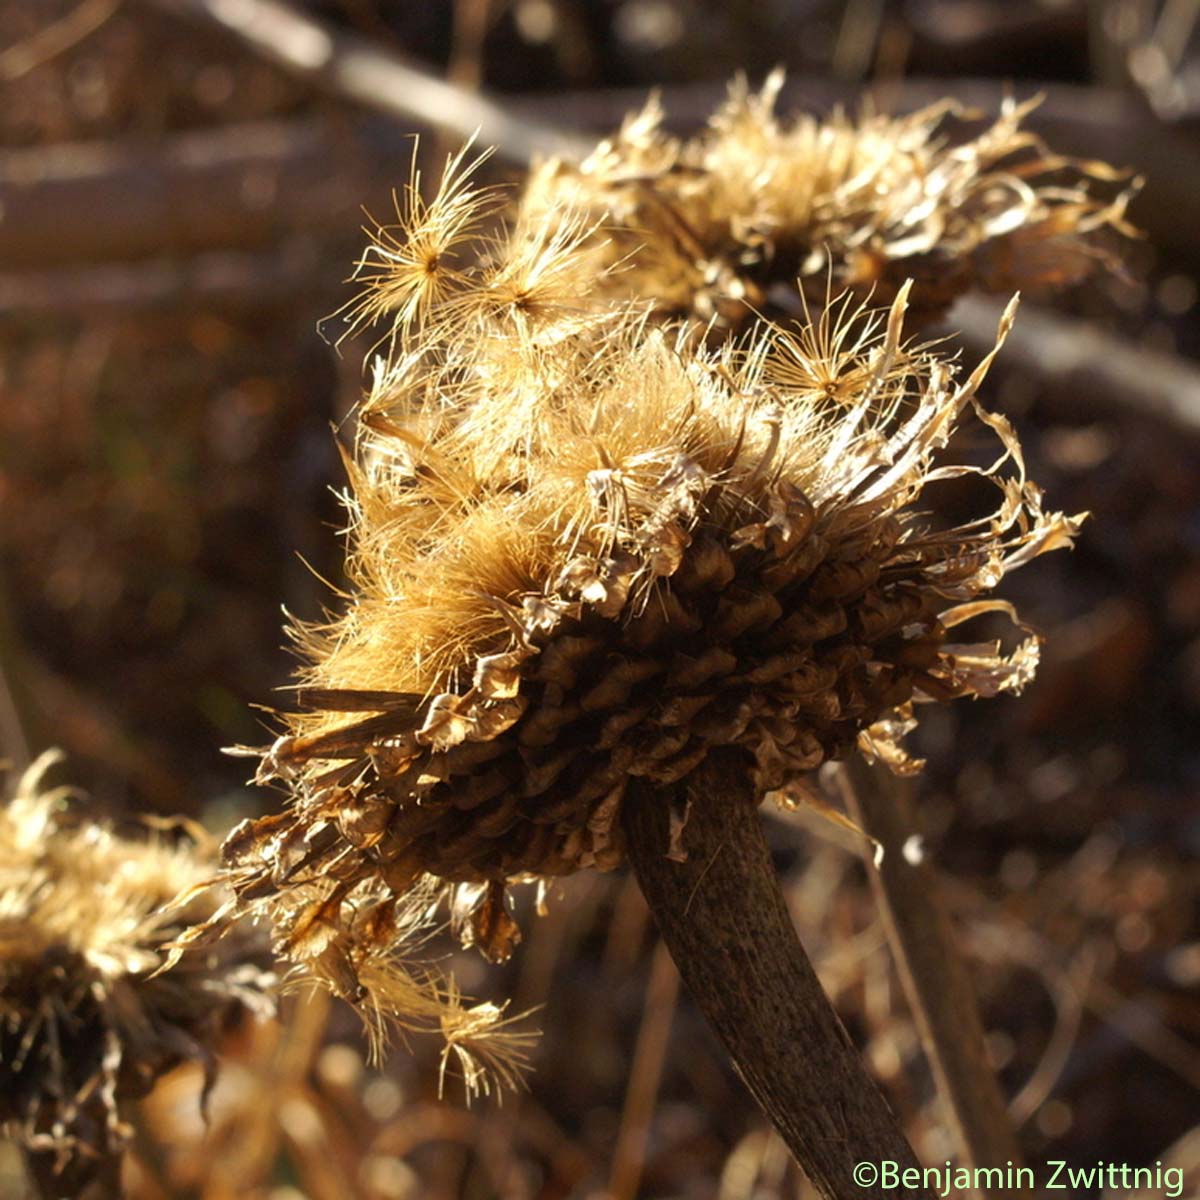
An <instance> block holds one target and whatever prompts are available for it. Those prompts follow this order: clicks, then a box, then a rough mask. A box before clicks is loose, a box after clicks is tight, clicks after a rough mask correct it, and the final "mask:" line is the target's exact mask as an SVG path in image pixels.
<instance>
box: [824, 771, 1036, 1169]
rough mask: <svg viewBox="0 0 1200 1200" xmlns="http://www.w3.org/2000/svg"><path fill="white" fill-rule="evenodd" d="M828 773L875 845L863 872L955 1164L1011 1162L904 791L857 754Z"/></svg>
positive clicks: (978, 1027)
mask: <svg viewBox="0 0 1200 1200" xmlns="http://www.w3.org/2000/svg"><path fill="white" fill-rule="evenodd" d="M836 778H837V785H838V788H839V790H840V792H841V796H842V801H843V803H844V805H845V807H846V811H847V812H848V813H849V815H850V816H851V817H852V818H853V819H854V820H855V822H857V824H858V825H859V826H860V827H861V828H862V829H863V831H864V832H866V833H867V834H869V835H870V836H871V837H872V838H873V839H874V840H875V841H876V842H877V843H878V844H879V845H880V846H882V847H883V857H882V859H880V860H879V862H878V865H877V866H876V865H871V866H870V867H869V868H868V870H869V872H870V876H871V887H872V890H873V891H874V893H875V898H876V902H877V903H878V906H879V911H880V913H881V915H882V918H883V924H884V928H885V930H886V932H887V938H888V943H889V944H890V946H891V948H892V954H893V956H894V958H895V960H896V966H897V969H898V971H899V974H900V981H901V983H902V985H903V987H904V994H905V996H906V997H907V999H908V1004H909V1008H910V1009H911V1010H912V1014H913V1019H914V1020H915V1022H916V1025H917V1032H918V1034H919V1036H920V1038H921V1044H922V1046H923V1047H924V1050H925V1056H926V1058H927V1059H928V1061H929V1065H930V1069H931V1070H932V1072H933V1077H934V1081H935V1083H936V1085H937V1090H938V1094H939V1096H940V1097H941V1100H942V1103H943V1106H944V1108H945V1116H946V1119H947V1122H948V1123H949V1125H950V1127H951V1129H952V1131H953V1133H954V1135H955V1140H956V1142H957V1143H958V1150H959V1155H958V1157H959V1162H960V1164H961V1165H962V1166H973V1167H979V1168H988V1167H991V1168H996V1167H1004V1166H1005V1165H1006V1164H1010V1163H1011V1164H1014V1165H1019V1164H1020V1162H1021V1148H1020V1145H1019V1143H1018V1142H1017V1138H1016V1135H1015V1134H1014V1132H1013V1128H1012V1124H1011V1122H1010V1121H1009V1117H1008V1110H1007V1108H1006V1106H1005V1102H1004V1097H1003V1095H1002V1094H1001V1092H1000V1088H999V1085H998V1084H997V1082H996V1077H995V1074H994V1073H993V1071H992V1069H991V1067H990V1066H989V1065H988V1061H987V1051H986V1048H985V1045H984V1030H983V1024H982V1022H981V1021H980V1018H979V1006H978V1003H977V1001H976V998H975V990H974V988H973V987H972V985H971V978H970V974H969V972H968V970H967V965H966V962H965V961H964V960H963V957H962V955H961V953H960V952H959V949H958V946H957V945H956V943H955V939H954V930H953V929H952V928H951V926H950V923H949V921H948V919H947V917H946V913H945V910H944V909H943V907H942V905H941V904H940V903H939V901H938V886H937V878H936V875H935V872H934V871H933V869H932V867H931V866H930V865H929V863H928V862H927V861H925V859H924V858H923V857H922V856H921V855H920V854H919V853H917V854H914V853H912V852H911V847H913V846H914V845H919V843H916V842H915V841H914V838H915V836H916V834H915V830H916V826H915V823H914V820H913V815H912V806H911V804H910V803H909V799H908V789H907V787H906V786H905V784H904V782H903V781H902V780H899V779H896V777H895V776H893V775H891V774H889V773H888V772H886V771H885V770H883V769H881V768H872V767H870V766H869V765H868V764H867V763H865V762H862V761H861V760H854V761H851V762H847V763H843V764H841V766H840V767H839V769H838V771H837V775H836Z"/></svg>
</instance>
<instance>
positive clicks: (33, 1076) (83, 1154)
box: [0, 753, 272, 1186]
mask: <svg viewBox="0 0 1200 1200" xmlns="http://www.w3.org/2000/svg"><path fill="white" fill-rule="evenodd" d="M56 758H57V755H55V754H54V753H50V754H47V755H43V756H42V758H41V759H39V760H38V762H37V763H35V764H34V765H33V766H32V767H31V768H30V769H29V771H27V772H26V773H25V775H24V776H23V777H22V778H21V779H20V780H19V782H18V784H17V787H16V790H15V792H14V794H13V795H12V797H11V799H10V800H9V801H8V803H7V804H6V805H4V806H3V807H0V1076H2V1078H3V1081H4V1082H3V1086H2V1087H0V1122H2V1125H3V1129H4V1132H5V1133H6V1134H7V1135H9V1136H12V1137H14V1138H16V1139H17V1140H18V1141H19V1142H21V1143H22V1144H23V1145H24V1146H25V1147H26V1149H27V1150H29V1151H31V1152H33V1153H35V1154H39V1155H43V1156H45V1155H50V1156H55V1157H56V1158H57V1159H58V1161H59V1164H60V1167H62V1168H66V1166H67V1164H68V1163H70V1164H71V1167H70V1170H71V1171H72V1172H74V1174H72V1175H71V1178H72V1179H73V1180H74V1182H75V1183H77V1184H82V1182H83V1180H85V1179H86V1177H87V1172H88V1164H89V1163H91V1164H93V1166H94V1168H95V1169H97V1170H98V1169H100V1166H101V1164H102V1163H103V1162H104V1161H105V1160H108V1159H111V1158H112V1157H113V1156H114V1155H116V1154H118V1153H119V1152H120V1150H121V1148H122V1146H123V1144H124V1141H125V1139H126V1136H127V1132H128V1130H127V1128H126V1126H125V1125H124V1123H123V1121H122V1106H123V1104H124V1102H125V1101H127V1100H130V1099H133V1098H136V1097H138V1096H140V1095H143V1094H144V1093H146V1092H147V1091H149V1090H150V1087H151V1086H152V1085H153V1083H154V1081H155V1079H157V1077H158V1076H159V1075H160V1074H162V1073H163V1072H164V1071H166V1070H168V1069H169V1068H170V1067H172V1066H174V1065H176V1064H177V1063H179V1062H181V1061H183V1060H184V1059H188V1058H191V1059H198V1060H200V1061H202V1062H203V1063H204V1064H205V1066H206V1067H208V1068H211V1067H212V1065H213V1061H214V1059H213V1054H214V1043H215V1040H216V1037H217V1035H218V1034H219V1033H220V1031H221V1028H222V1026H223V1024H224V1023H225V1022H226V1021H228V1020H229V1019H230V1018H231V1017H232V1016H233V1015H234V1013H235V1012H236V1011H237V1010H238V1009H239V1008H241V1007H249V1008H252V1009H255V1010H258V1011H265V1010H269V1008H270V1004H269V1001H268V1000H267V991H266V990H267V988H268V987H269V986H270V985H271V983H272V978H271V976H270V975H269V974H267V973H265V972H264V971H263V970H262V969H260V966H259V965H258V962H257V960H258V958H259V957H261V955H262V950H263V949H264V948H263V947H259V946H257V945H256V943H254V942H251V941H250V939H249V938H248V936H247V934H246V933H245V931H244V930H240V931H239V930H235V931H233V932H232V933H230V935H229V936H228V937H226V938H225V939H224V940H223V941H222V942H221V943H220V945H219V946H216V947H213V948H211V949H209V950H206V951H204V952H192V953H188V954H183V955H181V957H180V961H179V963H178V965H177V966H176V968H175V969H174V970H173V971H171V972H169V973H167V974H157V972H158V971H159V969H160V968H162V967H163V965H164V962H165V960H166V957H167V955H166V952H165V951H164V949H163V948H162V947H163V943H164V942H165V941H168V940H170V939H171V938H172V937H174V936H176V935H177V934H179V933H181V932H182V931H183V930H184V929H185V928H187V927H188V926H189V925H191V924H193V923H195V922H196V921H199V920H202V919H203V918H205V917H206V916H211V915H212V912H213V909H214V907H215V900H214V899H213V898H211V897H210V896H209V895H207V894H200V892H199V889H201V887H202V885H204V884H206V883H208V882H210V881H211V878H212V874H213V865H212V863H211V862H205V861H204V859H203V858H202V856H200V855H199V854H197V853H195V852H194V851H192V850H191V849H189V848H186V847H174V848H173V847H171V846H168V845H167V844H165V843H164V842H162V841H160V840H155V839H147V840H145V841H133V840H128V839H125V838H121V837H118V836H117V835H115V834H114V833H112V832H111V831H110V830H108V829H106V828H104V827H103V826H100V825H96V824H94V823H91V822H89V821H87V820H86V819H84V818H79V819H72V817H71V816H70V814H69V813H68V811H67V801H68V799H69V796H68V793H67V791H66V790H65V789H57V790H56V789H47V788H45V787H43V784H42V780H43V776H44V774H45V771H46V769H47V768H48V767H49V766H50V765H51V764H52V763H53V762H54V761H55V760H56ZM181 894H184V895H186V896H189V897H190V898H187V899H185V900H183V901H181V902H180V903H179V904H176V900H177V898H178V897H180V896H181ZM79 1172H82V1174H79ZM64 1186H66V1185H64Z"/></svg>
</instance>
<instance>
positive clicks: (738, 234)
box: [521, 72, 1137, 327]
mask: <svg viewBox="0 0 1200 1200" xmlns="http://www.w3.org/2000/svg"><path fill="white" fill-rule="evenodd" d="M782 83H783V76H782V74H780V73H778V72H777V73H776V74H774V75H772V76H771V78H770V79H769V80H768V81H767V83H766V85H765V86H764V87H763V89H762V91H761V92H759V93H751V92H750V91H749V90H748V88H747V87H746V85H745V83H744V81H743V82H739V83H737V84H735V85H734V87H733V88H732V89H731V92H730V96H729V98H728V100H727V101H726V103H725V104H724V105H723V106H722V107H721V108H720V109H719V110H718V111H717V112H716V113H715V114H714V116H713V117H712V119H711V121H710V122H709V125H708V128H707V129H706V130H705V131H704V132H702V133H701V134H700V135H699V136H697V137H694V138H691V139H687V140H682V139H678V138H675V137H672V136H670V135H669V134H667V133H666V132H665V131H664V129H663V126H662V118H663V114H662V111H661V109H660V108H659V106H658V104H657V102H656V101H653V100H652V101H651V102H650V104H648V105H647V107H646V108H645V109H643V110H642V111H641V112H640V113H637V114H634V115H633V116H631V117H629V118H628V119H627V120H626V121H625V123H624V125H623V126H622V128H621V130H620V132H619V133H617V134H616V135H615V136H614V137H612V138H610V139H608V140H607V141H604V142H602V143H601V144H600V145H599V146H598V147H597V149H596V150H595V151H594V152H593V153H592V154H591V156H590V157H588V158H587V159H586V160H585V161H584V162H583V163H581V164H574V163H570V162H565V161H562V160H557V159H556V160H552V161H550V162H547V163H545V164H543V165H542V166H541V167H540V168H539V169H538V170H536V171H535V172H534V174H533V175H532V177H531V179H530V182H529V184H528V186H527V188H526V192H525V195H524V198H523V200H522V204H521V211H522V214H523V216H524V217H525V218H526V219H529V218H532V219H539V218H544V217H545V215H546V214H547V213H553V212H554V211H556V210H558V209H560V208H561V207H563V206H569V207H571V208H573V209H575V210H577V211H579V212H581V213H585V214H588V215H589V216H590V218H591V219H592V220H593V221H595V222H596V223H597V224H598V225H601V226H602V227H603V229H604V234H605V236H606V237H607V238H608V239H609V245H608V262H609V263H610V264H611V265H617V264H619V265H620V267H621V269H620V270H618V271H615V272H614V273H613V274H612V275H611V276H610V277H609V279H608V281H607V286H608V288H609V289H611V291H612V292H613V293H614V294H626V295H637V296H643V297H646V298H652V299H653V303H654V305H655V307H656V309H657V310H658V311H659V312H660V313H663V314H666V315H671V316H693V317H696V318H699V319H700V320H702V321H709V320H710V319H713V318H716V319H717V320H718V323H719V324H721V325H723V326H727V327H728V326H733V327H737V326H739V325H740V324H741V323H742V322H743V321H744V319H745V318H746V317H747V316H748V315H749V311H750V310H749V308H748V307H747V306H750V307H752V308H753V309H754V310H756V311H760V312H761V311H766V310H769V309H770V306H771V305H772V303H774V302H776V301H779V302H781V303H782V304H783V305H784V308H785V311H786V310H787V307H788V302H789V301H788V298H789V293H790V294H791V296H793V297H794V289H795V285H796V280H797V278H799V279H800V282H801V286H802V287H807V288H808V289H809V291H810V293H811V298H812V299H813V300H816V301H820V300H822V299H823V298H824V295H825V291H826V287H827V286H828V281H829V280H830V279H832V286H833V290H834V291H842V290H843V289H852V290H853V291H854V292H856V293H857V294H858V295H860V296H863V295H865V294H866V293H867V292H869V291H872V290H873V294H874V297H875V299H876V300H878V301H882V302H883V303H888V302H890V301H891V299H892V298H893V297H894V296H895V294H896V292H897V291H898V289H899V288H900V286H901V285H902V284H903V283H904V282H905V280H907V279H912V280H913V281H914V286H913V289H912V292H911V294H910V308H911V310H912V312H911V315H910V322H915V321H926V320H929V319H933V318H936V317H938V316H939V315H941V314H942V313H944V312H945V310H946V309H947V308H948V307H949V306H950V305H951V304H952V303H953V302H954V300H955V299H956V298H957V297H958V296H960V295H963V294H965V293H966V292H968V291H984V292H1001V293H1009V292H1012V291H1014V290H1016V289H1022V290H1031V289H1035V288H1038V287H1061V286H1063V285H1065V284H1070V283H1074V282H1077V281H1079V280H1080V279H1082V278H1084V277H1085V276H1086V275H1088V274H1089V273H1090V272H1091V271H1092V270H1093V268H1094V267H1095V266H1096V264H1097V263H1101V264H1104V265H1107V266H1112V265H1113V260H1112V257H1111V254H1110V253H1109V252H1107V251H1106V248H1105V240H1106V239H1105V231H1106V230H1116V231H1118V232H1121V233H1125V234H1130V233H1133V232H1134V231H1133V230H1132V229H1131V228H1130V227H1129V225H1128V224H1127V223H1126V221H1125V208H1126V204H1127V202H1128V200H1129V197H1130V195H1131V194H1132V192H1133V191H1134V190H1135V189H1136V186H1137V185H1136V184H1133V185H1131V186H1126V187H1125V189H1124V190H1121V189H1120V187H1119V186H1114V185H1119V182H1120V180H1121V179H1122V178H1124V179H1125V182H1126V184H1127V185H1128V177H1127V176H1125V177H1122V176H1121V175H1120V174H1119V173H1118V172H1115V171H1114V170H1113V169H1112V168H1110V167H1108V166H1107V165H1105V164H1103V163H1099V162H1084V161H1080V160H1071V159H1065V158H1062V157H1060V156H1058V155H1055V154H1053V153H1051V152H1050V151H1049V150H1048V149H1047V148H1046V146H1045V145H1044V144H1043V143H1042V141H1041V140H1040V139H1039V138H1038V137H1036V136H1035V135H1034V134H1032V133H1030V132H1029V131H1028V130H1026V129H1024V128H1022V124H1021V123H1022V121H1023V119H1024V118H1025V116H1026V115H1027V114H1028V113H1029V112H1030V110H1031V109H1032V108H1033V107H1035V105H1036V104H1037V103H1038V101H1037V100H1036V99H1035V100H1031V101H1027V102H1025V103H1021V104H1017V103H1015V102H1013V101H1011V100H1009V101H1005V103H1004V104H1003V106H1002V108H1001V111H1000V115H999V117H998V118H997V119H996V120H995V121H994V122H993V123H992V124H991V125H990V126H987V127H986V128H984V129H983V130H982V131H981V132H978V133H977V134H976V135H975V136H973V137H969V136H966V135H965V134H958V135H955V136H951V135H950V134H948V133H946V132H945V130H946V127H947V125H948V124H949V123H950V122H955V123H956V124H957V125H958V126H959V127H960V128H962V127H963V122H964V120H965V119H966V118H968V117H971V118H974V117H975V114H968V113H966V112H964V111H963V110H962V109H961V108H960V107H959V106H958V105H956V104H954V103H953V102H951V101H942V102H940V103H938V104H933V105H930V106H928V107H926V108H923V109H920V110H919V111H917V112H914V113H911V114H909V115H907V116H902V117H890V116H884V115H881V114H879V113H875V112H873V111H871V110H870V109H869V108H866V109H864V111H863V112H862V113H861V115H860V116H859V117H858V118H851V117H849V116H847V115H845V114H844V113H842V112H841V111H838V112H835V113H834V114H833V115H832V116H831V117H830V118H829V119H828V120H824V121H822V120H819V119H817V118H815V117H812V116H807V115H802V116H798V117H796V118H794V119H792V120H791V121H781V120H780V119H779V118H778V117H777V116H776V115H775V111H774V110H775V101H776V98H777V95H778V92H779V89H780V87H781V86H782ZM975 124H976V125H978V120H975ZM1101 192H1105V193H1107V195H1101V194H1098V193H1101Z"/></svg>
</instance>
